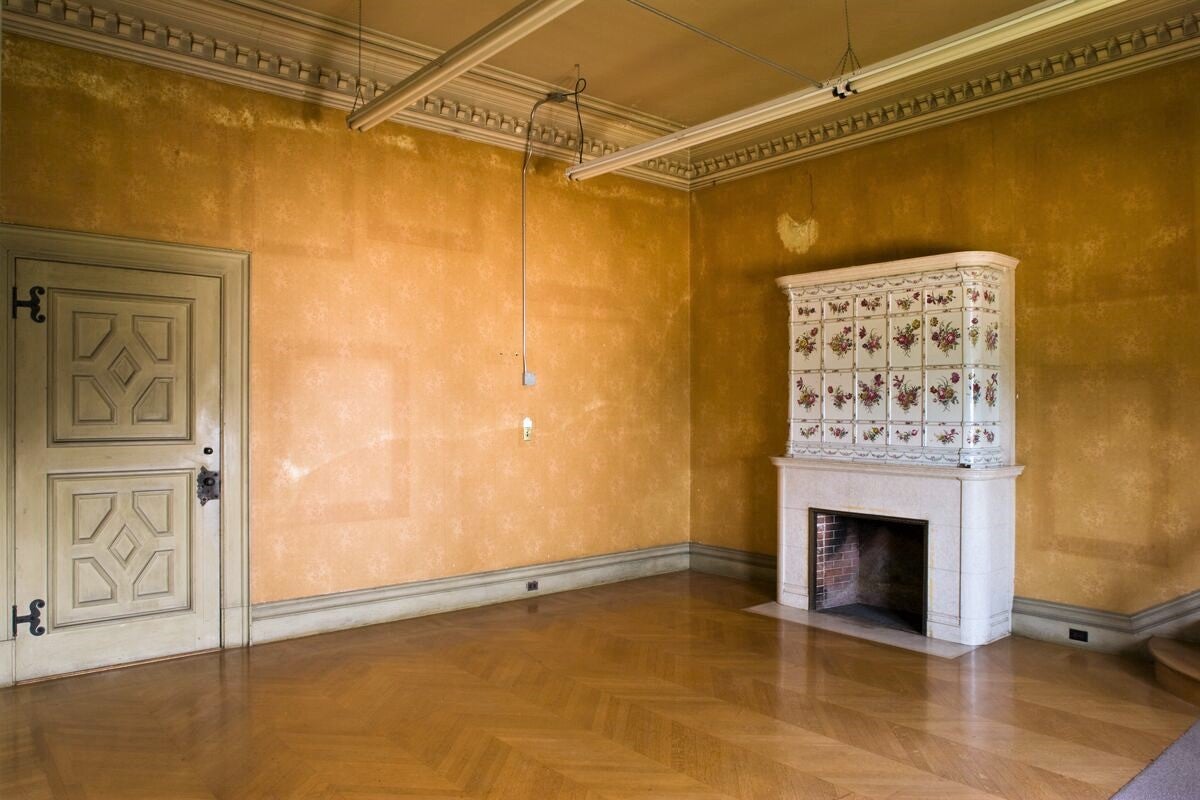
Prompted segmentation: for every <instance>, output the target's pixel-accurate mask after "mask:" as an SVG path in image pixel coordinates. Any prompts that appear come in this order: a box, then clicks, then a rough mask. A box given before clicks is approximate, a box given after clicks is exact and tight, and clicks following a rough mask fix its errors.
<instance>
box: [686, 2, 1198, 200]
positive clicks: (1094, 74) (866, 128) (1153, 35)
mask: <svg viewBox="0 0 1200 800" xmlns="http://www.w3.org/2000/svg"><path fill="white" fill-rule="evenodd" d="M1151 5H1155V6H1159V7H1160V8H1159V9H1158V11H1159V14H1158V15H1156V16H1154V17H1150V18H1146V17H1145V15H1144V13H1143V14H1142V16H1141V18H1140V19H1139V20H1138V21H1137V23H1136V24H1133V25H1132V27H1129V28H1127V29H1125V30H1121V31H1106V32H1105V35H1104V36H1103V37H1102V38H1097V39H1094V40H1092V41H1090V42H1088V43H1085V44H1076V45H1073V46H1069V47H1063V46H1061V45H1060V46H1059V47H1057V48H1056V49H1055V50H1051V51H1049V52H1043V53H1039V54H1038V55H1037V56H1034V57H1029V58H1025V59H1024V60H1022V61H1017V62H1010V63H1007V64H1006V65H1004V66H996V65H995V64H992V65H990V66H978V62H980V61H982V59H976V62H977V66H976V67H975V69H976V71H977V74H975V75H973V76H970V75H968V76H962V75H959V76H956V77H955V78H953V79H950V80H943V81H942V82H941V83H940V84H937V85H933V86H930V85H928V78H926V79H925V80H926V85H925V86H922V87H921V88H919V89H917V90H915V91H914V90H911V89H910V90H909V91H908V92H906V93H904V94H901V95H899V96H897V97H893V98H889V99H888V100H887V101H886V102H882V103H879V102H875V103H870V100H869V99H868V100H867V102H865V103H864V102H863V101H862V100H859V101H858V102H857V103H856V107H854V108H853V109H852V111H851V113H849V114H843V115H841V116H839V117H837V118H828V112H826V113H825V115H824V117H822V116H821V115H820V114H819V113H818V114H814V115H809V116H810V119H805V118H803V117H799V118H793V119H791V120H788V121H787V123H786V129H785V130H784V131H783V132H777V133H776V134H775V135H771V136H770V137H769V138H767V137H764V135H763V131H762V130H761V129H760V130H757V131H751V132H748V133H747V134H745V135H743V136H741V137H739V139H738V140H732V141H731V140H730V139H726V140H724V141H722V142H719V143H717V144H718V145H719V147H711V148H707V149H706V150H705V151H703V152H696V151H693V153H692V161H691V181H690V186H689V188H691V189H698V188H702V187H705V186H712V185H715V184H719V183H725V182H728V181H731V180H736V179H738V178H744V177H747V176H749V175H755V174H758V173H762V172H767V171H769V170H774V169H779V168H780V167H783V166H786V165H789V164H794V163H797V162H800V161H807V160H809V159H813V158H819V157H822V156H826V155H830V154H832V153H836V152H839V151H842V150H848V149H850V148H854V147H860V146H863V145H866V144H870V143H873V142H878V141H883V140H885V139H891V138H895V137H898V136H904V135H907V134H910V133H914V132H916V131H919V130H923V129H926V128H932V127H935V126H938V125H945V124H948V123H950V122H955V121H957V120H960V119H966V118H968V117H972V116H977V115H979V114H986V113H988V112H991V111H996V110H999V109H1002V108H1007V107H1010V106H1014V105H1017V104H1020V103H1026V102H1030V101H1032V100H1037V99H1039V98H1042V97H1048V96H1050V95H1054V94H1059V93H1061V92H1067V91H1071V90H1074V89H1079V88H1082V87H1084V86H1090V85H1093V84H1097V83H1102V82H1104V81H1107V80H1112V79H1115V78H1120V77H1124V76H1126V75H1132V74H1134V73H1137V72H1141V71H1144V70H1147V69H1152V68H1154V67H1159V66H1163V65H1166V64H1169V63H1172V62H1175V61H1181V60H1184V59H1187V58H1192V57H1195V56H1197V55H1200V3H1197V2H1187V3H1180V2H1168V3H1143V4H1141V6H1140V10H1142V11H1143V12H1145V11H1146V10H1147V7H1148V6H1151ZM1125 16H1127V14H1126V15H1125ZM1105 27H1111V18H1109V17H1108V16H1107V15H1106V18H1105V19H1096V20H1092V21H1091V24H1089V26H1088V29H1089V30H1096V29H1103V28H1105ZM1072 33H1073V36H1075V37H1079V36H1080V31H1078V30H1076V31H1073V32H1072ZM1085 41H1086V40H1085ZM1043 46H1044V45H1043Z"/></svg>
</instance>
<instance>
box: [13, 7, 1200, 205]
mask: <svg viewBox="0 0 1200 800" xmlns="http://www.w3.org/2000/svg"><path fill="white" fill-rule="evenodd" d="M0 3H2V4H3V27H4V29H5V30H7V31H9V32H12V33H16V34H19V35H24V36H28V37H32V38H36V39H42V40H45V41H49V42H53V43H56V44H61V45H66V46H69V47H75V48H79V49H83V50H88V51H91V52H96V53H102V54H105V55H110V56H115V57H118V58H124V59H127V60H132V61H135V62H139V63H143V64H147V65H150V66H154V67H159V68H164V69H171V70H174V71H177V72H181V73H184V74H188V75H193V76H196V77H201V78H206V79H210V80H216V81H220V82H224V83H230V84H234V85H238V86H243V87H246V88H250V89H255V90H258V91H265V92H270V93H272V94H276V95H281V96H284V97H290V98H293V99H298V100H303V101H307V102H314V103H319V104H321V105H325V106H329V107H332V108H338V109H342V110H347V111H348V110H349V109H350V108H351V106H352V104H353V102H354V94H355V77H354V74H355V66H356V63H357V30H356V29H355V27H354V26H352V25H350V24H349V23H347V22H345V21H343V20H339V19H334V18H331V17H327V16H324V15H321V14H316V13H314V12H310V11H306V10H302V9H297V8H294V7H292V6H289V5H287V4H286V3H283V2H279V1H278V0H189V2H187V3H180V2H177V0H109V2H108V4H107V6H108V7H98V6H93V5H89V4H87V3H81V2H78V0H0ZM1024 44H1025V45H1027V46H1026V47H1024V48H1023V52H1024V53H1025V55H1022V56H1021V57H1020V58H1019V59H1014V58H1012V56H1011V55H1010V54H1008V55H1006V54H1004V53H1000V54H996V53H980V54H978V56H977V57H975V58H972V59H968V60H967V61H965V62H960V63H958V64H955V65H953V67H952V68H951V69H944V70H940V71H939V73H938V74H937V75H929V74H927V75H922V76H920V77H919V78H918V79H914V80H913V81H912V82H910V83H908V84H906V85H905V86H904V87H902V88H901V90H900V91H893V92H891V93H890V94H889V96H887V97H880V96H878V95H877V94H876V93H870V94H864V95H860V96H855V97H853V98H852V99H850V100H848V101H847V102H846V104H839V105H837V106H833V107H825V108H824V109H820V110H817V111H814V112H811V113H809V114H806V115H802V116H800V117H796V118H792V119H789V120H785V121H784V122H782V123H780V124H778V125H775V126H771V127H770V128H768V129H758V130H755V131H750V132H747V133H746V134H743V135H739V136H738V137H732V138H728V139H725V140H722V141H720V142H717V143H714V145H712V146H708V147H705V148H703V149H700V150H696V151H693V152H692V153H691V154H690V157H689V155H686V154H676V155H674V156H671V157H666V158H661V159H656V160H654V161H652V162H648V163H646V164H642V165H638V166H635V167H630V168H627V169H624V170H621V173H622V174H625V175H628V176H630V177H634V178H637V179H640V180H645V181H649V182H652V183H657V184H660V185H665V186H670V187H673V188H677V189H684V190H692V189H698V188H703V187H706V186H711V185H715V184H718V183H723V182H727V181H731V180H735V179H738V178H743V177H747V176H750V175H754V174H758V173H762V172H766V171H769V170H774V169H778V168H781V167H784V166H787V165H790V164H794V163H797V162H800V161H805V160H809V159H813V158H819V157H822V156H825V155H829V154H831V153H835V152H838V151H841V150H846V149H850V148H853V147H858V146H861V145H865V144H869V143H871V142H876V141H882V140H885V139H889V138H894V137H898V136H903V135H907V134H909V133H914V132H916V131H919V130H923V129H925V128H930V127H934V126H937V125H944V124H947V123H949V122H953V121H956V120H959V119H965V118H967V117H971V116H975V115H978V114H984V113H987V112H989V111H994V110H998V109H1001V108H1006V107H1009V106H1013V105H1016V104H1019V103H1024V102H1029V101H1031V100H1036V99H1039V98H1041V97H1046V96H1049V95H1052V94H1057V93H1060V92H1066V91H1070V90H1073V89H1077V88H1082V87H1084V86H1088V85H1092V84H1095V83H1100V82H1103V81H1106V80H1111V79H1114V78H1118V77H1122V76H1125V75H1131V74H1134V73H1137V72H1140V71H1143V70H1146V69H1150V68H1153V67H1157V66H1161V65H1164V64H1168V63H1171V62H1174V61H1180V60H1183V59H1186V58H1191V57H1194V56H1196V55H1198V54H1200V1H1197V0H1188V1H1187V2H1181V1H1180V0H1145V1H1144V2H1133V3H1124V4H1119V5H1117V6H1114V7H1112V8H1110V9H1109V10H1107V11H1105V12H1101V13H1098V14H1095V15H1093V16H1091V17H1089V18H1088V19H1087V20H1085V21H1083V22H1081V23H1079V24H1078V25H1074V26H1072V29H1071V30H1070V31H1069V32H1055V33H1054V34H1043V35H1041V36H1039V37H1038V38H1037V39H1036V40H1030V41H1028V42H1026V43H1024ZM437 54H438V52H437V51H436V50H432V49H430V48H427V47H424V46H422V45H419V44H416V43H413V42H410V41H407V40H404V39H401V38H399V37H392V36H387V35H384V34H380V33H378V32H372V31H364V35H363V64H364V65H367V68H366V69H364V74H363V75H362V76H361V79H362V85H363V88H364V90H365V91H366V93H367V94H368V96H370V95H371V94H372V93H381V92H383V91H384V90H386V88H387V87H388V85H390V83H391V82H393V81H395V80H397V79H399V78H400V77H403V76H405V75H408V74H409V73H411V72H413V71H415V70H416V69H417V68H418V67H419V66H420V65H422V64H424V63H426V62H427V61H428V60H430V59H432V58H434V57H435V56H436V55H437ZM554 88H558V87H552V86H550V85H549V84H545V83H542V82H539V81H534V80H532V79H530V78H527V77H524V76H521V75H518V74H515V73H512V72H508V71H506V70H501V69H497V68H494V67H488V66H483V67H479V68H477V69H475V70H472V71H471V72H470V73H468V74H466V75H463V76H461V77H459V78H457V79H455V80H454V81H452V82H451V83H450V84H449V85H447V86H446V87H444V88H443V89H442V90H440V91H439V92H438V93H437V94H435V95H429V96H427V97H425V98H424V99H423V100H422V101H421V102H420V103H419V104H417V105H414V106H412V107H410V108H408V109H405V110H403V111H401V112H398V113H397V114H395V115H394V116H393V117H392V119H393V120H395V121H397V122H401V123H404V124H408V125H413V126H415V127H419V128H425V129H428V130H434V131H439V132H442V133H449V134H452V135H455V136H459V137H461V138H465V139H469V140H472V141H479V142H484V143H487V144H493V145H498V146H500V147H505V148H508V149H517V150H519V149H521V148H523V146H524V143H525V130H524V127H525V118H526V116H527V115H528V110H529V106H530V104H531V103H532V102H533V100H534V99H535V98H538V97H542V96H544V95H545V94H546V92H547V91H550V90H551V89H554ZM833 111H836V112H837V113H836V114H832V113H831V112H833ZM583 113H584V127H585V131H586V133H587V136H586V137H585V142H584V152H585V155H591V156H593V157H595V156H600V155H604V154H607V153H611V152H615V151H616V150H619V149H621V148H623V147H627V146H630V145H633V144H637V143H639V142H642V141H646V140H648V139H652V138H656V137H658V136H661V135H663V134H666V133H670V132H672V131H675V130H679V129H680V128H681V127H682V126H681V125H679V124H677V123H674V122H672V121H670V120H666V119H662V118H660V117H655V116H653V115H649V114H646V113H644V112H641V111H637V110H636V109H632V108H627V107H625V106H621V105H617V104H615V103H609V102H606V101H603V100H600V99H597V98H586V102H585V107H584V112H583ZM568 117H569V118H568ZM560 119H561V123H560V124H556V121H555V120H554V119H553V118H551V119H550V121H548V122H546V123H543V124H539V125H536V126H535V128H534V143H535V149H536V151H537V152H538V153H539V154H540V155H543V156H549V157H553V158H558V159H560V160H563V161H571V160H573V158H574V155H575V149H576V146H577V142H576V130H575V124H574V115H573V114H570V115H567V114H562V115H561V116H560ZM689 159H690V160H689Z"/></svg>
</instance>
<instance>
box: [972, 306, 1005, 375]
mask: <svg viewBox="0 0 1200 800" xmlns="http://www.w3.org/2000/svg"><path fill="white" fill-rule="evenodd" d="M966 325H967V343H966V358H965V359H964V361H965V362H966V363H968V364H996V365H998V364H999V363H1000V315H999V314H997V313H996V312H995V311H976V310H973V309H967V316H966Z"/></svg>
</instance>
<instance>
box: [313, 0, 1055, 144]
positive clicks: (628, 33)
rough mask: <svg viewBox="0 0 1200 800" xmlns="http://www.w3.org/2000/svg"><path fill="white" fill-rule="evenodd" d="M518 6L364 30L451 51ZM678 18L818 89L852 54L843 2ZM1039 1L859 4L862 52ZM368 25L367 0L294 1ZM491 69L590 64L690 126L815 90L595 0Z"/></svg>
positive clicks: (393, 15)
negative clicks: (798, 75) (847, 51)
mask: <svg viewBox="0 0 1200 800" xmlns="http://www.w3.org/2000/svg"><path fill="white" fill-rule="evenodd" d="M517 2H518V0H438V2H429V0H362V15H363V26H364V27H365V28H370V29H374V30H376V31H379V32H381V33H384V34H388V35H390V36H397V37H400V38H403V39H407V40H409V41H411V42H415V43H418V44H421V45H426V46H428V47H431V48H435V49H437V50H445V49H448V48H450V47H452V46H454V45H455V44H457V43H458V42H460V41H461V40H463V39H465V38H466V37H468V36H469V35H471V34H472V33H474V32H475V31H477V30H478V29H480V28H482V27H484V26H485V25H487V24H488V23H489V22H491V21H492V20H494V19H495V18H497V17H499V16H500V15H501V14H503V13H504V12H506V11H508V10H509V9H510V8H512V7H513V6H515V5H517ZM648 2H649V5H652V6H654V7H655V8H658V9H660V10H662V11H664V12H666V13H668V14H671V15H672V16H675V17H678V18H680V19H683V20H685V21H687V22H688V23H690V24H692V25H695V26H697V27H699V28H702V29H704V30H705V31H708V32H710V33H713V34H716V35H718V36H720V37H722V38H724V39H726V40H728V41H731V42H733V43H735V44H737V45H738V46H740V47H743V48H745V49H747V50H750V51H751V52H753V53H756V54H758V55H761V56H765V57H767V58H769V59H771V60H773V61H776V62H778V63H780V64H783V65H784V66H787V67H789V68H791V69H792V70H795V71H797V72H800V73H803V74H805V75H809V76H811V77H813V78H814V79H816V80H817V81H822V80H826V79H828V78H830V77H833V73H834V72H835V68H836V66H837V63H838V60H839V59H840V57H841V55H842V52H843V51H844V49H845V21H844V16H843V13H844V12H843V5H842V0H803V2H798V1H797V0H648ZM1030 4H1031V2H1030V0H969V1H964V0H849V12H850V25H851V33H852V36H853V42H854V49H855V52H856V53H857V54H858V56H859V58H860V60H861V61H862V63H863V64H864V65H866V64H872V63H876V62H879V61H882V60H884V59H887V58H890V57H892V56H895V55H898V54H900V53H903V52H905V51H908V50H912V49H914V48H917V47H920V46H922V45H925V44H928V43H930V42H933V41H936V40H938V39H941V38H943V37H946V36H950V35H952V34H955V33H958V32H960V31H963V30H967V29H968V28H972V27H974V26H976V25H981V24H984V23H986V22H989V21H991V20H994V19H996V18H998V17H1002V16H1005V15H1007V14H1011V13H1013V12H1016V11H1019V10H1020V9H1022V8H1025V7H1027V6H1029V5H1030ZM290 5H292V6H295V7H297V8H302V9H305V10H308V11H314V12H317V13H319V14H323V15H326V16H330V17H334V18H336V19H340V20H343V21H346V22H351V23H355V24H356V23H357V19H358V0H290ZM489 64H490V65H491V66H495V67H499V68H502V69H505V70H510V71H512V72H516V73H518V74H520V75H524V76H527V77H529V78H533V79H535V80H539V81H544V82H546V83H551V84H555V85H561V86H569V85H571V84H572V83H573V82H574V79H575V65H576V64H579V65H580V68H581V71H582V74H583V75H584V77H586V78H587V80H588V88H587V92H588V94H589V95H591V96H593V97H598V98H601V99H604V100H607V101H609V102H612V103H616V104H619V105H621V106H625V107H628V108H635V109H637V110H639V111H642V112H644V113H648V114H652V115H654V116H658V117H662V118H664V119H667V120H671V121H673V122H676V123H679V124H683V125H691V124H695V123H698V122H704V121H705V120H708V119H711V118H713V117H716V116H719V115H721V114H725V113H729V112H732V111H736V110H738V109H741V108H744V107H746V106H748V105H751V104H753V103H757V102H760V101H763V100H768V99H771V98H773V97H777V96H779V95H782V94H786V93H788V92H791V91H794V90H796V89H800V88H804V87H805V86H806V85H807V84H805V83H804V82H803V81H802V80H800V79H798V78H796V77H793V76H791V75H788V74H786V73H783V72H779V71H777V70H775V69H772V68H771V67H768V66H764V65H762V64H759V63H757V62H755V61H754V60H752V59H750V58H747V57H745V56H743V55H740V54H738V53H736V52H734V51H732V50H729V49H727V48H725V47H722V46H720V45H718V44H716V43H713V42H710V41H708V40H707V39H705V38H703V37H701V36H699V35H697V34H695V33H692V32H690V31H688V30H686V29H684V28H682V27H679V26H677V25H674V24H672V23H671V22H669V21H667V20H664V19H662V18H660V17H658V16H656V15H654V14H652V13H650V12H648V11H646V10H644V9H641V8H638V7H637V6H635V5H633V4H632V3H630V2H627V0H585V2H583V3H581V4H580V5H579V6H576V7H575V8H574V9H572V10H570V11H568V12H567V13H566V14H564V15H563V16H561V17H559V18H558V19H556V20H554V21H553V22H551V23H549V24H548V25H546V26H545V27H543V28H541V29H540V30H537V31H535V32H534V33H532V34H530V35H529V36H528V37H526V38H525V39H522V40H521V41H520V42H518V43H516V44H515V45H513V46H512V47H510V48H509V49H507V50H505V51H504V52H503V53H501V54H499V55H498V56H497V57H496V58H495V59H493V60H492V61H490V62H489Z"/></svg>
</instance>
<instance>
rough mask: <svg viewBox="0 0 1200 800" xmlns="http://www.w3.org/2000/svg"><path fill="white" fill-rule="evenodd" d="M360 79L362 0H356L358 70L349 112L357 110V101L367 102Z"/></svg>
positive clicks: (355, 74) (364, 103)
mask: <svg viewBox="0 0 1200 800" xmlns="http://www.w3.org/2000/svg"><path fill="white" fill-rule="evenodd" d="M362 81H363V78H362V0H358V71H357V72H355V73H354V105H353V106H352V107H351V108H350V113H351V114H353V113H354V112H355V111H357V110H358V104H359V103H362V104H363V105H366V104H367V98H366V97H364V96H363V84H362ZM348 124H349V123H347V125H348Z"/></svg>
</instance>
